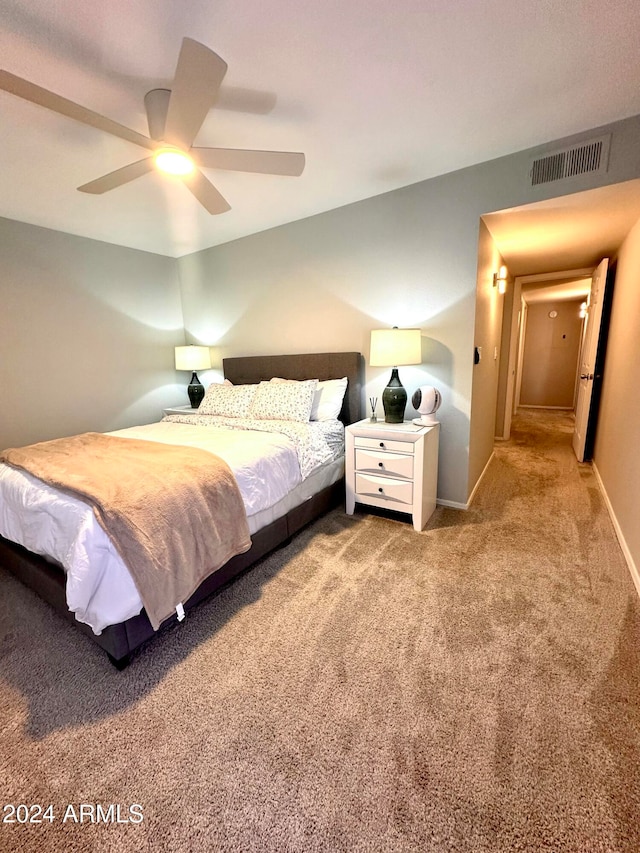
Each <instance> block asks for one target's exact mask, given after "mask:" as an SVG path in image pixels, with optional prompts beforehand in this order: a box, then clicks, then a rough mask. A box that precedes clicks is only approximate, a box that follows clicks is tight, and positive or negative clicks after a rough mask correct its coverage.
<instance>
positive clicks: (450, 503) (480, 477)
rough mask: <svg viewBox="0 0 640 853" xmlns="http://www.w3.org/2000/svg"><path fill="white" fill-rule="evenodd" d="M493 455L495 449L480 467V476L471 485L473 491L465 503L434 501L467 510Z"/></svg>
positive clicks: (440, 504) (441, 504) (439, 504)
mask: <svg viewBox="0 0 640 853" xmlns="http://www.w3.org/2000/svg"><path fill="white" fill-rule="evenodd" d="M495 455H496V452H495V450H492V451H491V456H490V457H489V458H488V459H487V464H486V465H485V466H484V468H483V469H482V474H480V476H479V477H478V481H477V483H476V484H475V486H474V487H473V491H472V492H471V494H470V495H469V500H468V501H467V502H466V504H463V503H458V501H443V500H440V499H438V500H436V503H437V504H438V506H448V507H451V509H462V510H465V511H466V510H468V509H469V507H470V506H471V504H472V502H473V499H474V497H475V496H476V492H477V491H478V487H479V486H480V483H481V482H482V478H483V477H484V475H485V474H486V473H487V468H488V467H489V465H490V464H491V460H492V459H493V457H494V456H495Z"/></svg>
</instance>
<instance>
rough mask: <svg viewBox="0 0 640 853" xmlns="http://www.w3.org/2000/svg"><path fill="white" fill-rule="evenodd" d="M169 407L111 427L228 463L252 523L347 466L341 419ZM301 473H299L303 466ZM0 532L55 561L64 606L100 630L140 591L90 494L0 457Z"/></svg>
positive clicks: (276, 513) (299, 499)
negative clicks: (86, 497) (215, 414)
mask: <svg viewBox="0 0 640 853" xmlns="http://www.w3.org/2000/svg"><path fill="white" fill-rule="evenodd" d="M195 420H196V419H195V418H194V419H193V420H192V421H190V420H189V418H188V417H184V416H180V418H179V419H173V418H171V417H168V418H165V419H164V420H163V421H161V422H159V423H154V424H146V425H144V426H139V427H131V428H129V429H125V430H118V431H116V432H113V433H110V434H111V435H117V436H120V437H124V438H127V437H128V438H135V439H143V440H149V441H157V442H163V443H167V444H182V445H186V446H192V447H199V448H201V449H204V450H208V451H209V452H212V453H215V454H216V455H218V456H220V457H222V458H223V459H224V460H225V461H226V462H227V464H228V465H229V466H230V468H231V470H232V471H233V473H234V475H235V478H236V480H237V482H238V486H239V488H240V493H241V495H242V499H243V502H244V505H245V509H246V512H247V519H248V522H249V530H250V532H251V533H255V532H256V531H257V530H259V529H261V528H262V527H263V526H265V525H266V524H269V523H271V522H272V521H274V520H275V519H277V518H279V517H281V516H282V515H285V514H286V513H287V512H288V511H289V510H290V509H292V508H293V507H294V506H298V505H300V504H301V503H303V502H304V501H305V500H307V499H308V498H309V497H311V496H312V495H313V494H315V493H317V492H318V491H320V490H321V489H322V488H324V487H325V486H326V485H330V484H331V483H333V482H336V480H338V479H339V478H340V477H341V476H342V474H343V471H344V427H343V425H342V424H341V423H340V422H339V421H333V422H323V423H322V424H319V423H314V424H296V425H290V424H284V423H282V422H272V423H266V422H265V423H261V424H260V425H258V427H257V428H256V424H255V423H252V424H251V428H249V427H248V426H247V425H246V424H243V423H242V422H241V421H240V420H239V419H234V423H233V424H232V425H230V424H229V423H226V421H228V419H217V420H216V419H213V418H211V419H208V420H207V421H206V422H205V423H204V424H203V423H202V417H199V418H198V419H197V420H198V422H197V423H196V422H195ZM303 473H304V475H305V476H303ZM0 535H2V536H4V537H5V538H6V539H9V540H11V541H13V542H16V543H18V544H19V545H22V546H24V547H25V548H27V549H28V550H29V551H31V552H33V553H36V554H40V555H42V556H44V557H46V558H47V559H49V560H52V561H53V562H56V563H58V564H59V565H60V566H62V567H63V568H64V570H65V572H66V575H67V582H66V597H67V605H68V607H69V610H70V611H71V612H72V613H74V614H75V617H76V619H77V620H78V621H80V622H84V623H86V624H87V625H89V626H90V627H91V629H92V630H93V632H94V633H95V634H100V633H101V632H102V630H103V629H104V628H105V627H106V626H107V625H112V624H117V623H119V622H123V621H125V620H126V619H129V618H130V617H132V616H135V615H137V614H138V613H139V612H140V611H141V610H142V601H141V599H140V596H139V593H138V590H137V588H136V586H135V584H134V582H133V579H132V577H131V575H130V573H129V571H128V569H127V567H126V565H125V564H124V562H123V561H122V558H121V557H120V555H119V554H118V552H117V551H116V549H115V548H114V546H113V544H112V542H111V540H110V539H109V537H108V536H107V534H106V533H105V532H104V530H103V529H102V527H101V526H100V525H99V523H98V522H97V520H96V518H95V516H94V513H93V511H92V508H91V506H90V505H89V504H87V503H85V502H83V501H81V500H79V499H78V498H75V497H73V496H71V495H68V494H64V493H62V492H60V491H58V490H56V489H54V488H53V487H50V486H47V485H46V484H44V483H42V482H41V481H39V480H37V479H36V478H34V477H32V476H31V475H29V474H27V473H26V472H24V471H20V470H17V469H13V468H10V467H9V466H6V465H0Z"/></svg>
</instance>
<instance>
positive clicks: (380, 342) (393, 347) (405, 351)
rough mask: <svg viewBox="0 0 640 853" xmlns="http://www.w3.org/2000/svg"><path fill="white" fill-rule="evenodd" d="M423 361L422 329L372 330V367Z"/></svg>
mask: <svg viewBox="0 0 640 853" xmlns="http://www.w3.org/2000/svg"><path fill="white" fill-rule="evenodd" d="M421 363H422V337H421V332H420V329H374V330H373V331H372V332H371V352H370V354H369V364H370V365H371V367H400V366H401V365H403V364H421Z"/></svg>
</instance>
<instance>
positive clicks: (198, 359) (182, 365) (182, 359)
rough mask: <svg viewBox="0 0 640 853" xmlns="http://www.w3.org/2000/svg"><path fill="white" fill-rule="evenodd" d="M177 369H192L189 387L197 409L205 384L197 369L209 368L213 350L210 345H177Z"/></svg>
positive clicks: (190, 397)
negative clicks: (199, 377) (200, 378)
mask: <svg viewBox="0 0 640 853" xmlns="http://www.w3.org/2000/svg"><path fill="white" fill-rule="evenodd" d="M175 349H176V370H190V371H192V374H191V382H189V385H188V387H187V393H188V395H189V401H190V403H191V408H192V409H197V408H198V406H199V405H200V403H201V402H202V398H203V397H204V385H203V384H202V382H200V380H199V379H198V374H197V373H196V371H197V370H209V368H210V367H211V351H210V350H209V347H195V346H187V347H176V348H175Z"/></svg>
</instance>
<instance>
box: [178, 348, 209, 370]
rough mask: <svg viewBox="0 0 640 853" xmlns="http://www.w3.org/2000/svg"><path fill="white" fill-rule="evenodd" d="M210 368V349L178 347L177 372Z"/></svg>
mask: <svg viewBox="0 0 640 853" xmlns="http://www.w3.org/2000/svg"><path fill="white" fill-rule="evenodd" d="M210 367H211V351H210V350H209V347H194V346H189V347H176V370H208V369H209V368H210Z"/></svg>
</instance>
